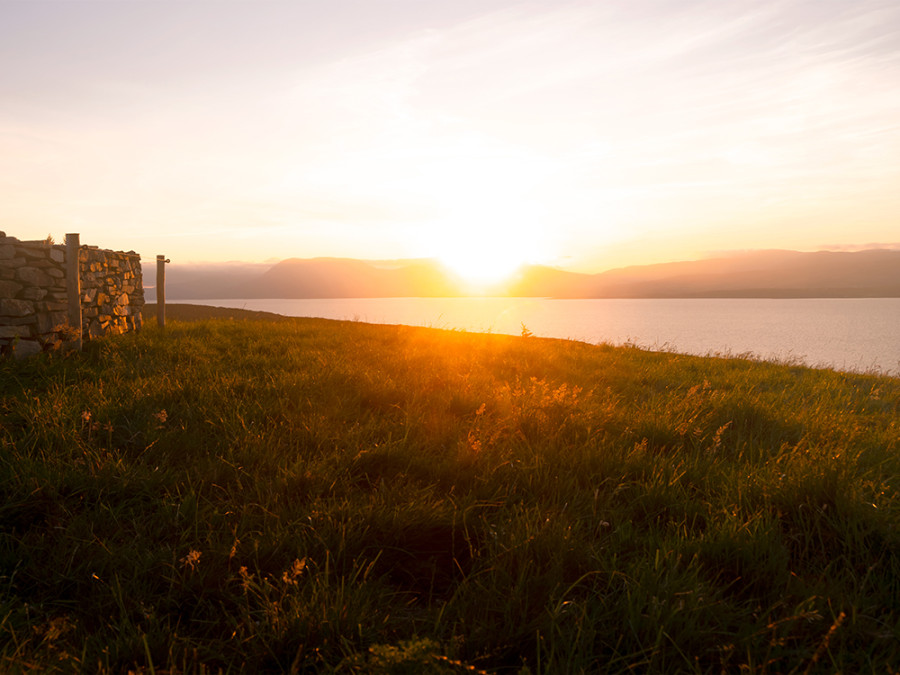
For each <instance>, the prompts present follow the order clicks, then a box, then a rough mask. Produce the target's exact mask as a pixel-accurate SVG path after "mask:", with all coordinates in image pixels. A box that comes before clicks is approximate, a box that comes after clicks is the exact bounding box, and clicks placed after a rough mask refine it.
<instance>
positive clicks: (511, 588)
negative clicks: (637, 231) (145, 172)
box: [0, 310, 900, 674]
mask: <svg viewBox="0 0 900 675" xmlns="http://www.w3.org/2000/svg"><path fill="white" fill-rule="evenodd" d="M174 311H175V310H171V311H170V314H169V316H170V321H169V324H168V327H167V329H166V331H165V334H163V333H162V332H161V331H160V330H159V329H157V328H156V326H155V325H153V324H154V323H155V322H153V321H149V322H148V323H149V324H151V325H149V326H148V327H147V328H145V329H144V331H143V332H141V333H139V334H137V335H125V336H119V337H115V338H108V339H102V340H98V341H95V342H92V343H88V344H87V345H86V347H85V351H84V352H83V353H81V354H70V355H68V356H62V355H56V356H42V357H38V358H34V359H30V360H25V361H9V360H6V361H0V672H30V671H34V672H73V671H84V672H92V673H93V672H102V673H125V672H128V671H129V670H131V671H135V672H145V673H201V672H205V673H215V672H220V671H222V672H239V671H245V672H291V671H294V672H326V673H327V672H340V673H368V672H375V673H419V672H432V673H463V672H473V670H478V671H487V672H499V673H531V674H536V673H576V672H603V673H620V672H640V673H644V672H657V673H678V672H685V673H707V672H710V673H720V672H728V673H731V672H749V673H810V672H836V671H842V672H846V673H857V672H865V673H870V672H871V673H885V674H887V673H894V672H896V670H897V669H898V668H900V531H898V525H900V499H898V496H897V483H898V481H900V457H898V452H900V414H898V413H900V380H898V379H897V378H887V377H878V376H874V375H861V374H845V373H837V372H832V371H825V370H811V369H807V368H804V367H799V366H792V365H774V364H769V363H762V362H756V361H752V360H744V359H715V358H698V357H688V356H682V355H676V354H670V353H649V352H645V351H641V350H638V349H634V348H627V347H609V346H591V345H586V344H582V343H577V342H568V341H559V340H543V339H536V338H526V337H510V336H502V335H480V334H471V333H466V332H448V331H439V330H432V329H426V328H410V327H400V326H374V325H368V324H362V323H352V322H335V321H326V320H317V319H292V320H283V321H279V322H269V321H236V320H231V319H228V318H218V319H204V320H202V321H194V322H189V321H180V320H177V319H176V318H175V316H176V314H175V313H174ZM183 311H184V312H188V313H183V314H180V315H179V316H181V317H182V318H185V319H187V318H191V314H190V313H189V310H183ZM151 316H152V313H151Z"/></svg>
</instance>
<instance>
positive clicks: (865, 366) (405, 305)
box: [172, 298, 900, 376]
mask: <svg viewBox="0 0 900 675" xmlns="http://www.w3.org/2000/svg"><path fill="white" fill-rule="evenodd" d="M172 302H178V301H172ZM184 302H189V303H194V304H204V305H216V306H219V307H238V308H244V309H253V310H262V311H266V312H276V313H277V314H284V315H287V316H314V317H322V318H326V319H345V320H352V321H365V322H368V323H384V324H408V325H411V326H430V327H434V328H451V329H462V330H469V331H479V332H493V333H509V334H513V335H518V334H520V333H521V332H522V326H523V325H524V326H526V327H527V328H528V330H530V331H531V332H532V333H533V334H534V335H536V336H540V337H555V338H567V339H572V340H581V341H584V342H590V343H599V342H608V343H611V344H623V343H632V344H636V345H638V346H641V347H644V348H647V349H667V350H671V351H677V352H682V353H686V354H700V355H706V354H746V353H750V354H753V355H755V356H757V357H760V358H764V359H772V360H790V361H797V362H801V363H805V364H807V365H810V366H822V367H830V368H837V369H839V370H848V371H867V370H874V371H879V372H881V373H885V374H890V375H895V376H897V375H900V298H862V299H843V298H841V299H831V298H816V299H789V300H771V299H690V300H658V299H648V300H553V299H547V298H340V299H321V300H320V299H310V300H185V301H184Z"/></svg>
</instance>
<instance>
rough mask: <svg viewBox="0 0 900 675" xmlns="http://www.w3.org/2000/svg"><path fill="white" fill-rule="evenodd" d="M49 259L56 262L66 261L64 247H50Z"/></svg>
mask: <svg viewBox="0 0 900 675" xmlns="http://www.w3.org/2000/svg"><path fill="white" fill-rule="evenodd" d="M50 260H54V261H56V262H58V263H64V262H65V261H66V252H65V250H64V249H59V248H56V247H53V248H51V249H50Z"/></svg>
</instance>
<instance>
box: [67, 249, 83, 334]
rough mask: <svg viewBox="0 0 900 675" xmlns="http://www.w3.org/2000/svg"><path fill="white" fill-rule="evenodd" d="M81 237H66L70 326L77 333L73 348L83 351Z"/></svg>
mask: <svg viewBox="0 0 900 675" xmlns="http://www.w3.org/2000/svg"><path fill="white" fill-rule="evenodd" d="M79 238H80V237H79V235H78V234H77V233H75V234H67V235H66V293H67V294H68V301H69V326H71V327H72V328H73V329H74V330H75V332H76V333H77V337H76V338H75V339H74V340H73V345H72V346H73V347H74V349H75V350H76V351H79V352H80V351H81V346H82V344H81V343H82V338H81V265H80V263H79V261H78V254H79V251H81V243H80V241H79Z"/></svg>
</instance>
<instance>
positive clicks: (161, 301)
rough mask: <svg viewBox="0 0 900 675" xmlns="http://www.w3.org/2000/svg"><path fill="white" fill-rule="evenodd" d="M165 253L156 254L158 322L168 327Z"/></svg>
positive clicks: (160, 325)
mask: <svg viewBox="0 0 900 675" xmlns="http://www.w3.org/2000/svg"><path fill="white" fill-rule="evenodd" d="M167 262H169V260H168V259H167V258H166V256H164V255H158V256H156V323H157V324H158V325H159V327H160V328H165V327H166V263H167Z"/></svg>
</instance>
